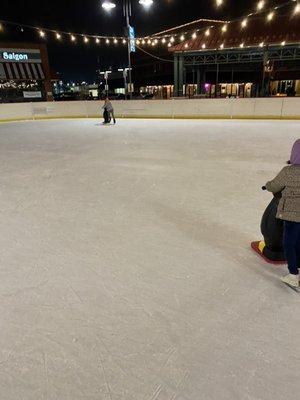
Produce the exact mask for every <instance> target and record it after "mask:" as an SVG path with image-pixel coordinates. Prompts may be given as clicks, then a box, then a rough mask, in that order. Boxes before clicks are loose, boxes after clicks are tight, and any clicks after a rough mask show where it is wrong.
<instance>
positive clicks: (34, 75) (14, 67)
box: [0, 62, 45, 80]
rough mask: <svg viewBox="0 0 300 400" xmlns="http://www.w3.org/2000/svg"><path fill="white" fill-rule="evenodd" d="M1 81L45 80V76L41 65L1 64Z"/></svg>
mask: <svg viewBox="0 0 300 400" xmlns="http://www.w3.org/2000/svg"><path fill="white" fill-rule="evenodd" d="M0 79H9V80H11V79H12V80H16V79H20V80H43V79H45V74H44V71H43V68H42V66H41V64H40V63H12V62H7V63H6V62H2V63H0Z"/></svg>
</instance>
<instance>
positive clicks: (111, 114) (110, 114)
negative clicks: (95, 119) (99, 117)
mask: <svg viewBox="0 0 300 400" xmlns="http://www.w3.org/2000/svg"><path fill="white" fill-rule="evenodd" d="M102 108H103V109H104V113H105V111H106V112H107V113H108V122H105V121H106V119H105V118H104V123H109V122H110V121H111V118H112V119H113V121H114V124H115V123H116V118H115V113H114V108H113V105H112V104H111V101H110V100H109V98H108V97H107V98H106V99H105V102H104V105H103V107H102Z"/></svg>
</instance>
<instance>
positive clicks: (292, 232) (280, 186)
mask: <svg viewBox="0 0 300 400" xmlns="http://www.w3.org/2000/svg"><path fill="white" fill-rule="evenodd" d="M266 189H267V190H268V191H269V192H272V193H278V192H282V197H281V200H280V202H279V205H278V210H277V218H279V219H282V220H283V221H284V239H283V247H284V252H285V256H286V259H287V263H288V269H289V274H288V275H287V276H284V277H282V278H281V280H282V282H284V283H286V284H288V285H290V286H292V287H299V269H300V139H298V140H297V141H296V142H295V144H294V146H293V149H292V154H291V158H290V165H289V166H287V167H284V168H283V169H282V170H281V171H280V172H279V174H278V175H277V176H276V178H274V179H273V180H272V181H270V182H268V183H267V184H266Z"/></svg>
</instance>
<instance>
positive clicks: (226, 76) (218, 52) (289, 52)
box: [170, 16, 300, 97]
mask: <svg viewBox="0 0 300 400" xmlns="http://www.w3.org/2000/svg"><path fill="white" fill-rule="evenodd" d="M287 18H289V17H287V16H277V17H276V18H275V19H274V21H270V22H266V19H265V18H261V17H260V18H253V19H250V20H249V22H248V25H247V27H245V26H244V27H243V26H242V25H241V22H240V21H237V22H232V23H230V24H228V25H227V27H226V32H224V31H222V29H220V27H218V28H215V29H210V30H209V35H207V32H206V33H205V31H203V32H202V33H200V34H199V35H198V36H197V38H195V39H191V40H188V41H185V42H182V43H180V44H178V45H176V46H174V47H172V48H171V49H170V51H171V52H172V53H173V55H174V96H175V97H178V96H187V97H197V96H198V97H231V96H233V97H260V96H262V97H265V96H294V95H298V96H300V46H299V44H300V29H299V24H300V21H299V19H300V18H299V17H296V16H295V17H294V18H290V19H289V20H288V21H287Z"/></svg>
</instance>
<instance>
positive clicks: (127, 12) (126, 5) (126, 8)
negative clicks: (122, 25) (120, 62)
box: [102, 0, 153, 99]
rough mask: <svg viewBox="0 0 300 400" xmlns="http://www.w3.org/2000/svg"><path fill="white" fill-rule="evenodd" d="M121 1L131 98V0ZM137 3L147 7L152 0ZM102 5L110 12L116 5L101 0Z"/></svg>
mask: <svg viewBox="0 0 300 400" xmlns="http://www.w3.org/2000/svg"><path fill="white" fill-rule="evenodd" d="M122 1H123V14H124V17H125V19H126V35H127V51H128V78H129V84H128V91H129V95H130V99H132V91H133V85H132V74H131V71H132V68H131V53H132V52H135V37H134V29H133V28H132V27H131V26H130V17H131V15H132V13H131V10H132V8H131V0H122ZM139 3H140V4H141V5H142V6H144V7H146V8H149V7H150V6H151V5H152V4H153V0H139ZM102 7H103V8H104V10H105V11H107V12H110V11H111V10H113V9H114V8H115V7H116V3H115V0H102Z"/></svg>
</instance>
